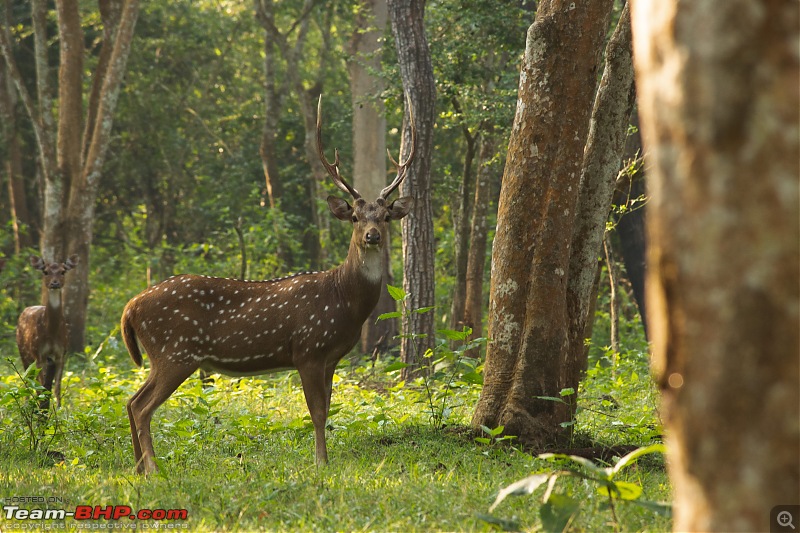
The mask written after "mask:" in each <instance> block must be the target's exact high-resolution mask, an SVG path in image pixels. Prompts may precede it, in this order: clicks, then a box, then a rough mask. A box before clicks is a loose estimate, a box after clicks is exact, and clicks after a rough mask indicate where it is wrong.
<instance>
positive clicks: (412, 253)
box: [389, 0, 436, 379]
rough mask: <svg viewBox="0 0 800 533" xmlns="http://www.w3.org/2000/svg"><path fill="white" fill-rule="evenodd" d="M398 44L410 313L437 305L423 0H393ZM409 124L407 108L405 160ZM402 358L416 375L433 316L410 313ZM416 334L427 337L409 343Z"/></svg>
mask: <svg viewBox="0 0 800 533" xmlns="http://www.w3.org/2000/svg"><path fill="white" fill-rule="evenodd" d="M389 16H390V19H391V21H392V31H393V33H394V40H395V46H396V48H397V55H398V61H399V63H400V76H401V77H402V80H403V91H404V93H405V95H406V98H407V102H408V104H409V105H411V107H412V109H413V113H414V122H415V124H416V130H417V135H416V143H417V145H416V149H415V156H414V161H413V163H412V164H411V166H410V167H409V169H408V176H407V177H406V179H405V180H404V181H403V184H402V185H401V186H400V193H401V195H402V196H414V197H415V198H416V201H415V202H414V208H413V209H412V210H411V213H410V214H409V216H407V217H405V218H404V219H403V220H402V221H401V223H402V224H401V228H402V234H403V258H404V264H403V288H404V289H405V291H406V293H407V294H408V295H409V296H408V300H407V302H406V303H407V305H408V306H409V308H411V309H419V308H422V307H430V306H433V304H434V287H435V280H434V263H433V261H434V241H433V206H432V203H431V152H432V149H433V124H434V120H435V105H436V84H435V82H434V78H433V66H432V64H431V54H430V50H429V48H428V41H427V38H426V37H425V25H424V23H423V19H424V16H425V2H424V0H389ZM410 143H411V124H410V122H409V120H408V109H406V113H405V119H404V121H403V141H402V144H403V147H402V150H401V157H403V158H405V157H407V155H408V154H409V153H410V152H411V146H410ZM402 333H403V335H404V338H403V340H402V341H401V348H400V351H401V356H402V359H403V361H405V362H406V363H409V364H410V365H411V366H410V367H408V368H405V369H403V377H404V379H405V378H411V377H413V376H414V375H416V374H417V369H418V368H419V367H420V365H421V363H422V359H421V357H422V356H423V355H424V354H425V352H426V351H427V350H428V349H432V348H433V346H434V341H435V339H434V320H433V313H423V314H418V313H412V314H411V315H410V316H408V317H407V318H406V319H404V320H403V324H402ZM412 334H417V335H425V337H424V338H419V339H411V338H410V336H411V335H412Z"/></svg>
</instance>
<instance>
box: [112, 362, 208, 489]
mask: <svg viewBox="0 0 800 533" xmlns="http://www.w3.org/2000/svg"><path fill="white" fill-rule="evenodd" d="M151 364H152V367H151V369H150V375H149V376H147V380H146V381H145V382H144V385H142V387H141V388H140V389H139V390H138V391H136V393H135V394H134V395H133V396H132V397H131V399H130V400H129V401H128V405H127V408H128V419H129V420H130V424H131V438H132V440H133V453H134V456H135V457H136V471H137V472H139V473H144V474H149V473H151V472H155V470H156V462H155V451H154V450H153V439H152V436H151V434H150V421H151V420H152V418H153V413H154V412H155V410H156V409H158V407H159V406H160V405H161V404H162V403H164V402H165V401H166V400H167V398H169V397H170V396H171V395H172V393H173V392H175V390H176V389H177V388H178V387H180V385H181V383H183V382H184V381H186V378H188V377H189V376H191V375H192V373H193V372H194V371H195V370H197V365H184V364H173V363H164V362H163V361H162V362H160V363H156V362H155V361H152V360H151Z"/></svg>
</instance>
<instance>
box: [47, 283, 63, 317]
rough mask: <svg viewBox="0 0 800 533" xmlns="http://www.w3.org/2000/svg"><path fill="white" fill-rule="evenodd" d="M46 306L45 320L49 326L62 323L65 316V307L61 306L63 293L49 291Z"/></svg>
mask: <svg viewBox="0 0 800 533" xmlns="http://www.w3.org/2000/svg"><path fill="white" fill-rule="evenodd" d="M46 298H47V299H46V300H45V304H44V320H45V323H47V324H52V323H57V322H59V321H60V319H61V316H62V314H63V306H62V304H61V291H60V290H48V291H47V296H46Z"/></svg>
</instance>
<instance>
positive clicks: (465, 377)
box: [461, 372, 483, 385]
mask: <svg viewBox="0 0 800 533" xmlns="http://www.w3.org/2000/svg"><path fill="white" fill-rule="evenodd" d="M461 380H462V381H465V382H467V383H470V384H472V385H483V375H481V374H479V373H477V372H467V373H466V374H462V375H461Z"/></svg>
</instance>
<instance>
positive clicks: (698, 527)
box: [632, 0, 800, 531]
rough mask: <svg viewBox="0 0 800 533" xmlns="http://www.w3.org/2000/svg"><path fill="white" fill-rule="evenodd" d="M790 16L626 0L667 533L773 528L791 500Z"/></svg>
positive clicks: (799, 101) (794, 66)
mask: <svg viewBox="0 0 800 533" xmlns="http://www.w3.org/2000/svg"><path fill="white" fill-rule="evenodd" d="M799 13H800V12H798V9H797V3H796V2H791V1H776V2H750V1H749V0H726V1H725V2H718V1H710V0H698V1H696V2H689V3H687V2H679V1H677V0H636V1H635V2H634V3H633V11H632V14H633V27H634V49H635V59H636V72H637V85H638V91H639V93H638V95H639V112H640V115H641V121H642V134H643V139H644V144H645V146H647V149H648V156H649V157H650V159H649V161H650V172H649V174H648V187H649V193H650V201H649V204H648V244H649V247H648V273H647V297H648V313H649V318H650V334H651V339H652V346H653V367H654V372H655V375H656V379H657V382H658V385H659V387H660V388H661V391H662V407H663V410H662V413H663V419H664V422H665V426H666V435H667V445H668V456H669V460H668V462H667V464H668V467H669V473H670V477H671V479H672V482H673V486H674V492H673V494H674V504H675V510H674V525H673V527H674V529H675V530H676V531H712V530H713V531H768V530H770V529H771V528H773V527H778V526H776V525H775V524H774V522H773V520H775V517H774V516H773V517H770V511H771V509H772V508H773V507H774V506H776V505H779V504H794V505H798V504H800V389H799V388H798V385H797V384H798V379H799V378H800V360H799V359H798V353H800V329H798V327H797V325H798V321H800V264H799V263H798V257H799V256H800V231H798V218H800V205H799V203H800V202H799V200H798V199H799V198H800V187H798V179H797V176H798V161H800V148H799V146H798V139H799V138H800V128H799V127H798V109H800V61H799V60H798V53H797V43H798V41H800V17H799V16H798V15H799ZM794 523H795V527H797V515H796V514H795V522H794Z"/></svg>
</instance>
